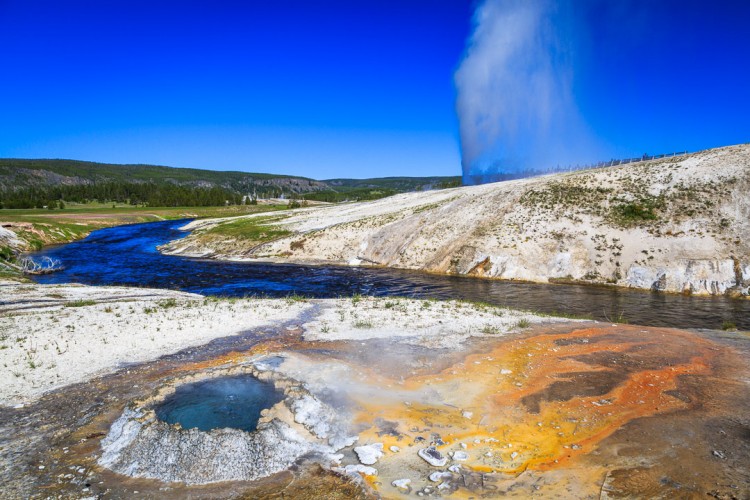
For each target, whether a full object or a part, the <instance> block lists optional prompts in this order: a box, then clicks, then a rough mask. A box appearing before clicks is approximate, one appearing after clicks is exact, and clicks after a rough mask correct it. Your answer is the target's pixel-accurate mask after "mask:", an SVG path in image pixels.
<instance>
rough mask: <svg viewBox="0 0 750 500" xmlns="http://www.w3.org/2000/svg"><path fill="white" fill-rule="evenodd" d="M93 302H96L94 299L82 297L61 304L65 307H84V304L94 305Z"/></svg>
mask: <svg viewBox="0 0 750 500" xmlns="http://www.w3.org/2000/svg"><path fill="white" fill-rule="evenodd" d="M95 304H96V301H95V300H83V299H78V300H74V301H72V302H66V303H65V304H63V305H64V306H65V307H84V306H93V305H95Z"/></svg>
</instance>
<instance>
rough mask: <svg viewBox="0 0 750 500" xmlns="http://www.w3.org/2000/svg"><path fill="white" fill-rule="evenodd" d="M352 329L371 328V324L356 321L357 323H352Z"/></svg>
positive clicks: (369, 322)
mask: <svg viewBox="0 0 750 500" xmlns="http://www.w3.org/2000/svg"><path fill="white" fill-rule="evenodd" d="M354 328H361V329H366V328H372V322H371V321H367V320H363V319H358V320H357V321H355V322H354Z"/></svg>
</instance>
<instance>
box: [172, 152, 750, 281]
mask: <svg viewBox="0 0 750 500" xmlns="http://www.w3.org/2000/svg"><path fill="white" fill-rule="evenodd" d="M187 228H188V229H193V230H194V232H193V234H192V235H190V236H189V237H188V238H186V239H183V240H180V241H178V242H174V243H172V244H169V245H167V246H166V247H165V248H163V251H165V252H167V253H173V254H182V255H194V256H195V255H200V256H204V257H205V256H212V257H215V258H231V259H237V258H240V259H264V260H274V261H291V262H299V263H321V262H329V263H338V264H351V265H358V264H365V265H367V264H372V265H382V266H389V267H397V268H407V269H419V270H424V271H432V272H439V273H449V274H463V275H474V276H483V277H490V278H502V279H511V280H528V281H536V282H548V281H556V280H560V281H577V282H586V283H597V284H610V285H616V286H622V287H633V288H640V289H653V290H658V291H668V292H679V293H694V294H699V295H716V294H723V293H731V294H736V295H748V293H749V292H748V288H749V287H750V145H740V146H731V147H726V148H719V149H714V150H708V151H703V152H700V153H695V154H691V155H688V156H683V157H679V158H670V159H660V160H653V161H648V162H642V163H639V164H631V165H626V166H621V167H611V168H605V169H596V170H588V171H579V172H573V173H566V174H554V175H549V176H544V177H537V178H533V179H523V180H516V181H508V182H500V183H495V184H485V185H481V186H471V187H460V188H455V189H446V190H442V191H429V192H420V193H408V194H400V195H396V196H392V197H389V198H385V199H381V200H377V201H372V202H362V203H352V204H344V205H337V206H327V207H322V208H314V209H301V210H297V211H293V212H288V213H287V214H285V215H284V216H278V217H274V218H271V219H268V218H266V219H257V218H256V219H253V218H239V219H238V218H234V219H214V220H202V221H196V222H193V223H191V224H189V225H188V226H187ZM230 228H231V230H229V229H230Z"/></svg>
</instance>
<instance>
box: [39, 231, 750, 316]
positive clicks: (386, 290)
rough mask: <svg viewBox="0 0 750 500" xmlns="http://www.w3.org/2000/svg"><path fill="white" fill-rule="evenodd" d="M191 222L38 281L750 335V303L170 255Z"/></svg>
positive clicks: (96, 241)
mask: <svg viewBox="0 0 750 500" xmlns="http://www.w3.org/2000/svg"><path fill="white" fill-rule="evenodd" d="M185 223H186V221H184V220H183V221H163V222H150V223H145V224H132V225H126V226H118V227H112V228H107V229H101V230H98V231H95V232H93V233H92V234H91V235H89V236H88V237H87V238H85V239H83V240H80V241H77V242H74V243H70V244H67V245H62V246H58V247H51V248H47V249H45V250H43V251H41V252H38V253H36V254H34V256H42V255H48V256H50V257H53V258H56V259H59V260H60V261H62V264H63V265H64V266H65V269H64V270H62V271H59V272H56V273H53V274H47V275H41V276H37V277H35V279H36V281H38V282H40V283H83V284H87V285H127V286H139V287H153V288H169V289H175V290H183V291H188V292H195V293H201V294H204V295H218V296H229V297H239V296H247V295H262V296H270V297H284V296H287V295H291V294H299V295H305V296H309V297H321V298H325V297H340V296H351V295H353V294H357V293H359V294H363V295H374V296H400V297H415V298H434V299H466V300H476V301H483V302H488V303H491V304H495V305H500V306H507V307H513V308H521V309H527V310H532V311H540V312H545V313H556V312H557V313H559V312H562V313H566V314H576V315H590V316H591V317H593V318H594V319H599V320H604V321H611V320H613V319H614V318H624V320H626V321H628V322H630V323H634V324H641V325H650V326H671V327H679V328H721V327H722V324H723V323H724V322H732V323H734V324H736V325H737V326H738V327H739V328H742V329H750V300H743V299H729V298H725V297H710V298H706V297H689V296H682V295H670V294H662V293H657V292H643V291H631V290H622V289H613V288H607V287H594V286H579V285H553V284H533V283H518V282H509V281H499V280H487V279H477V278H467V277H459V276H438V275H432V274H426V273H420V272H412V271H404V270H394V269H380V268H366V267H346V266H299V265H286V264H266V263H248V262H226V261H214V260H208V259H191V258H184V257H178V256H170V255H162V254H161V253H159V251H158V250H157V246H159V245H162V244H164V243H166V242H168V241H172V240H175V239H178V238H182V237H184V236H186V235H187V233H185V232H184V231H181V230H180V229H179V228H180V227H181V226H183V225H184V224H185Z"/></svg>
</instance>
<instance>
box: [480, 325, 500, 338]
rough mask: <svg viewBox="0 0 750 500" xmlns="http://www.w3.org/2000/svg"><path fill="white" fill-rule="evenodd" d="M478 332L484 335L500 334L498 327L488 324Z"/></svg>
mask: <svg viewBox="0 0 750 500" xmlns="http://www.w3.org/2000/svg"><path fill="white" fill-rule="evenodd" d="M479 331H480V332H482V333H484V334H485V335H497V334H498V333H500V332H501V330H500V327H497V326H494V325H490V324H487V325H484V326H483V327H482V328H481V329H480V330H479Z"/></svg>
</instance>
